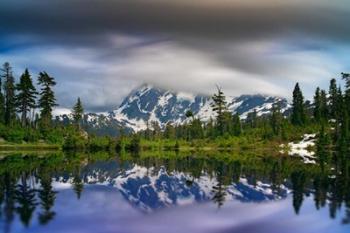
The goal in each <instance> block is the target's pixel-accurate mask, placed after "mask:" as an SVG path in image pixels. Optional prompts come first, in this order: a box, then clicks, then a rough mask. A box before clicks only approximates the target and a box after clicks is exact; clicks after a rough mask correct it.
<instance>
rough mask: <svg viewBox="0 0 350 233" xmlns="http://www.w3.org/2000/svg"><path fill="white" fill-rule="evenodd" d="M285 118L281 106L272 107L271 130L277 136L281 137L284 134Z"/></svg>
mask: <svg viewBox="0 0 350 233" xmlns="http://www.w3.org/2000/svg"><path fill="white" fill-rule="evenodd" d="M282 124H283V116H282V113H281V108H280V106H279V104H274V105H273V106H272V114H271V128H272V131H273V134H274V135H275V136H280V135H281V132H282Z"/></svg>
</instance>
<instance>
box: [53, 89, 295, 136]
mask: <svg viewBox="0 0 350 233" xmlns="http://www.w3.org/2000/svg"><path fill="white" fill-rule="evenodd" d="M226 101H227V103H228V108H229V110H230V111H231V112H232V114H234V113H238V114H239V115H240V117H241V119H246V118H247V115H248V114H249V113H251V112H254V111H256V112H257V115H258V116H263V115H266V114H269V113H270V112H271V109H272V106H273V104H276V103H278V104H279V105H280V106H281V108H282V112H286V111H287V110H288V109H290V105H289V104H288V102H287V100H286V99H284V98H280V97H274V96H266V95H242V96H239V97H227V100H226ZM211 104H212V100H211V97H210V96H205V95H194V94H188V93H183V92H174V91H169V90H165V89H162V88H157V87H153V86H151V85H143V86H141V87H140V88H138V89H136V90H134V91H132V92H131V93H130V94H129V95H128V96H127V97H126V98H125V99H124V100H123V102H122V103H121V105H120V106H119V108H117V109H116V110H113V111H110V112H108V113H103V114H95V113H88V114H86V115H85V117H84V126H85V128H86V129H87V131H89V132H94V133H96V134H98V135H103V134H110V135H116V134H117V133H118V132H119V130H120V129H122V128H123V129H124V130H125V131H126V132H131V131H134V132H137V131H140V130H144V129H146V128H147V124H150V123H151V122H157V123H158V124H159V125H160V127H162V128H163V127H164V126H165V125H166V124H167V123H169V122H171V123H173V124H181V123H183V122H185V121H186V112H187V111H189V110H190V111H192V112H193V114H194V115H195V117H198V118H200V119H201V120H202V121H208V120H209V119H210V118H215V113H214V112H213V111H212V108H211ZM57 120H58V121H61V122H65V123H69V122H70V121H71V120H70V117H69V116H67V115H63V116H59V117H58V118H57Z"/></svg>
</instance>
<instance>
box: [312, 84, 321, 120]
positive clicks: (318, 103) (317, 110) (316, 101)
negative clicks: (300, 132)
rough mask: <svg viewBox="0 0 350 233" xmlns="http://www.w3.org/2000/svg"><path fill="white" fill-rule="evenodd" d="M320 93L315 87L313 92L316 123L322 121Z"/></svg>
mask: <svg viewBox="0 0 350 233" xmlns="http://www.w3.org/2000/svg"><path fill="white" fill-rule="evenodd" d="M321 105H322V103H321V91H320V88H319V87H317V89H316V92H315V96H314V114H313V115H314V119H315V121H316V122H318V123H319V122H320V121H321V119H322V112H321V111H322V110H321V108H322V107H321Z"/></svg>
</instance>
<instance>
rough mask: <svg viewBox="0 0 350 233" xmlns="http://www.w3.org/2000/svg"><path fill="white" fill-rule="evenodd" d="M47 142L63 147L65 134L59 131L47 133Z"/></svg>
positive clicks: (54, 130)
mask: <svg viewBox="0 0 350 233" xmlns="http://www.w3.org/2000/svg"><path fill="white" fill-rule="evenodd" d="M45 140H46V141H47V142H49V143H52V144H59V145H62V144H63V143H64V132H63V131H62V130H59V129H53V130H51V131H49V132H47V134H46V137H45Z"/></svg>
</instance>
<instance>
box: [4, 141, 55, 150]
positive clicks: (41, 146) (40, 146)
mask: <svg viewBox="0 0 350 233" xmlns="http://www.w3.org/2000/svg"><path fill="white" fill-rule="evenodd" d="M32 150H45V151H52V150H61V146H60V145H56V144H47V143H10V142H3V143H0V151H32Z"/></svg>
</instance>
